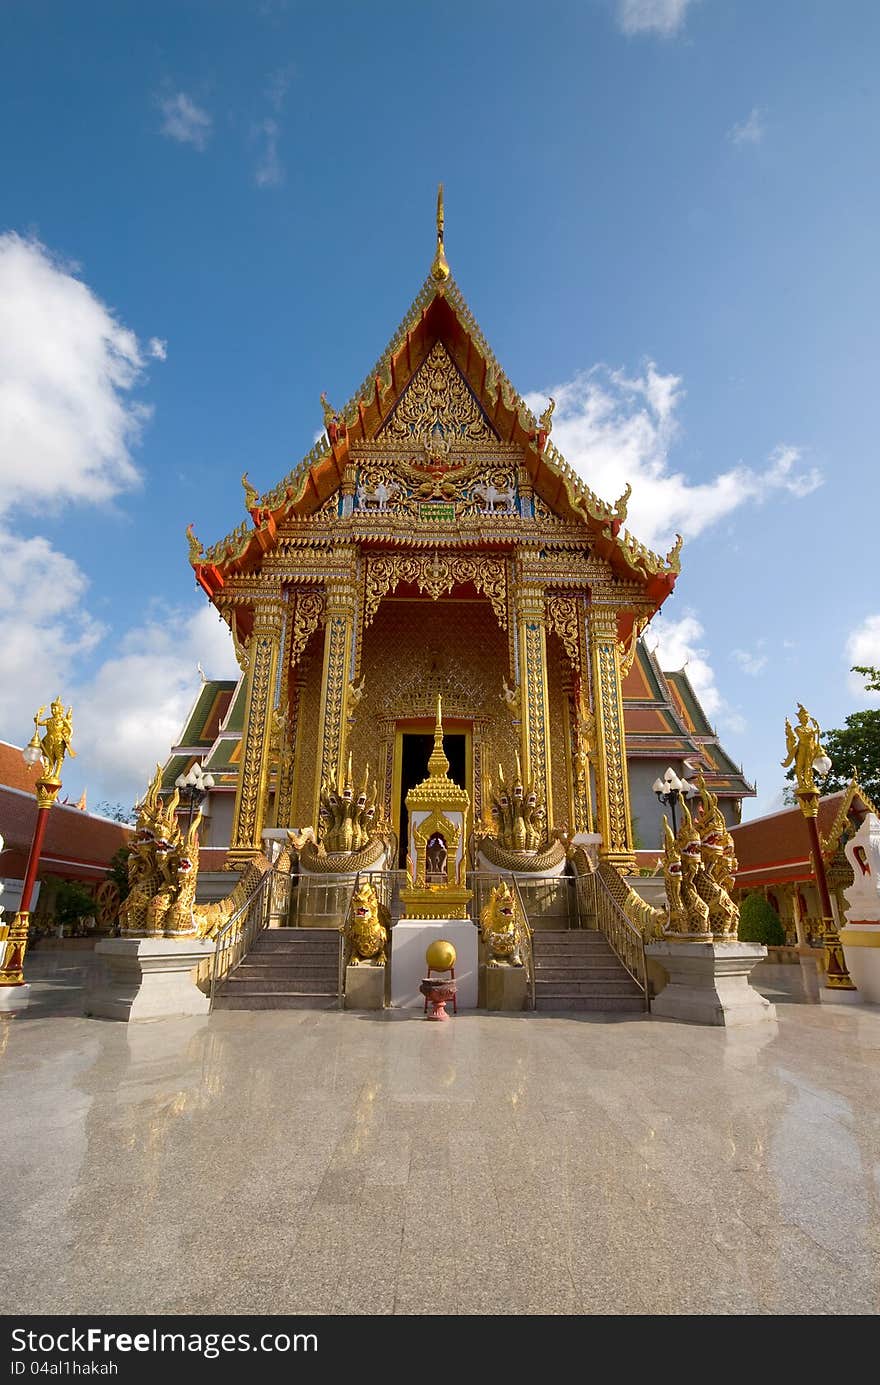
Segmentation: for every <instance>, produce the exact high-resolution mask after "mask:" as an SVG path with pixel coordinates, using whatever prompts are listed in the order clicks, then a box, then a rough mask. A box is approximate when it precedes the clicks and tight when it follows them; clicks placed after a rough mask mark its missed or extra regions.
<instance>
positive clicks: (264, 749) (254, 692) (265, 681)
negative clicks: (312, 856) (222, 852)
mask: <svg viewBox="0 0 880 1385" xmlns="http://www.w3.org/2000/svg"><path fill="white" fill-rule="evenodd" d="M276 616H277V613H276V612H275V610H274V608H267V609H264V610H263V611H258V612H257V613H256V615H255V622H254V624H255V629H254V633H253V635H252V636H251V641H250V646H249V651H250V668H249V670H248V692H247V702H246V705H245V717H244V726H245V730H244V747H243V750H242V757H241V772H240V774H239V780H238V791H237V793H236V799H235V814H234V820H233V829H232V843H231V846H230V859H231V860H232V861H234V862H235V861H239V860H243V859H249V858H250V857H251V856H253V855H255V854H256V853H257V852H258V851H259V850H260V845H261V835H262V830H263V812H264V808H265V800H266V793H267V789H268V782H267V781H268V769H269V750H270V740H269V737H270V731H271V711H272V700H273V696H274V691H275V675H276V671H277V667H278V653H279V648H278V647H279V637H278V630H277V625H276V624H275V619H274V618H275V617H276ZM258 620H259V621H260V622H261V623H263V624H271V625H272V628H271V629H266V628H262V629H261V628H257V622H258Z"/></svg>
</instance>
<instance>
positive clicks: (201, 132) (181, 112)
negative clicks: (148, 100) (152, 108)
mask: <svg viewBox="0 0 880 1385" xmlns="http://www.w3.org/2000/svg"><path fill="white" fill-rule="evenodd" d="M156 104H157V105H158V107H159V110H160V111H161V112H162V116H163V120H162V134H163V135H167V136H168V138H169V139H175V140H177V142H178V144H191V145H192V146H193V147H194V148H195V149H200V150H201V149H205V148H206V147H207V144H208V140H209V139H210V138H211V131H212V128H213V124H214V122H213V120H212V118H211V116H210V115H209V114H208V112H207V111H206V110H203V109H202V107H201V106H197V105H196V103H195V101H193V99H192V97H190V96H187V94H186V92H185V91H178V92H174V93H169V94H168V95H166V96H160V97H158V99H157V103H156Z"/></svg>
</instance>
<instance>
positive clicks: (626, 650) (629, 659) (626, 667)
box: [617, 616, 651, 678]
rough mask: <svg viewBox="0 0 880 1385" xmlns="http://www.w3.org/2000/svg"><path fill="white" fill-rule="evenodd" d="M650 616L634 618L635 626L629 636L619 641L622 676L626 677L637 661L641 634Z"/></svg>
mask: <svg viewBox="0 0 880 1385" xmlns="http://www.w3.org/2000/svg"><path fill="white" fill-rule="evenodd" d="M650 618H651V617H650V616H636V617H635V619H634V620H633V627H632V631H631V632H630V635H629V638H628V639H626V640H620V641H619V642H618V645H617V651H618V654H619V655H620V676H621V678H625V677H626V675H627V674H628V673H629V671H630V669H631V668H632V666H633V664H634V663H635V658H636V650H637V649H638V647H639V636H640V635H641V633H642V631H643V630H644V628H645V626H646V625H647V624H648V621H649V620H650Z"/></svg>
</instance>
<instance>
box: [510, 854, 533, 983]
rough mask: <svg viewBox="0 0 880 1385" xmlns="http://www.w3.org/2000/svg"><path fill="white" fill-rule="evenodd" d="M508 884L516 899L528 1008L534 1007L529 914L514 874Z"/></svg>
mask: <svg viewBox="0 0 880 1385" xmlns="http://www.w3.org/2000/svg"><path fill="white" fill-rule="evenodd" d="M510 884H511V888H512V890H513V896H514V899H515V900H516V908H515V909H514V911H513V917H514V929H515V932H516V945H517V948H518V949H519V955H520V957H521V958H522V960H523V966H524V967H525V969H526V981H527V982H528V987H529V1009H530V1010H534V1008H535V951H534V948H533V947H532V930H531V927H530V925H529V916H528V914H527V913H526V906H525V904H524V903H523V897H522V891H521V890H520V887H519V881H518V880H517V878H516V876H515V875H511V877H510Z"/></svg>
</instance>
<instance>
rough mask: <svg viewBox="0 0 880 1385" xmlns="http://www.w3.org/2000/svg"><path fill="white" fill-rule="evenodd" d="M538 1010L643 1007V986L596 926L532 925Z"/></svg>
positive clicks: (631, 1009)
mask: <svg viewBox="0 0 880 1385" xmlns="http://www.w3.org/2000/svg"><path fill="white" fill-rule="evenodd" d="M532 942H533V949H534V959H535V1009H536V1010H592V1011H631V1012H640V1011H642V1010H644V1009H645V1001H644V997H643V995H642V992H641V990H640V989H639V987H638V986H637V984H636V982H635V981H634V980H633V979H632V977H631V976H630V974H629V972H628V971H627V970H626V967H624V966H623V964H622V963H621V962H620V961H618V959H617V957H616V955H615V953H614V952H613V950H612V948H611V944H610V943H609V942H608V941H607V939H606V937H605V935H604V933H600V932H599V930H598V929H580V928H569V929H548V928H539V929H535V931H534V933H533V934H532Z"/></svg>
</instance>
